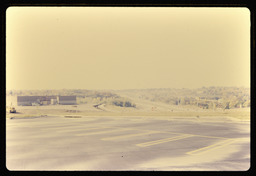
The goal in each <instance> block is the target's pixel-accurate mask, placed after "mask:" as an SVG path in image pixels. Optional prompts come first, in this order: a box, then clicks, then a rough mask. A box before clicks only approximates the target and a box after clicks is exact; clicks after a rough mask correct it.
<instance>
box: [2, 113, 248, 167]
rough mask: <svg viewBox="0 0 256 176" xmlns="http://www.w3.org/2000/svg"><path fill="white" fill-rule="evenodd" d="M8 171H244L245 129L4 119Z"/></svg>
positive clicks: (195, 123) (196, 123) (211, 123)
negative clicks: (5, 122) (5, 121)
mask: <svg viewBox="0 0 256 176" xmlns="http://www.w3.org/2000/svg"><path fill="white" fill-rule="evenodd" d="M6 127H7V130H6V137H7V139H6V159H7V161H6V163H7V168H8V169H9V170H168V171H173V170H204V171H205V170H232V171H233V170H243V171H244V170H247V169H249V167H250V139H249V136H250V125H249V123H235V122H231V121H229V120H224V121H223V122H222V121H220V119H218V118H216V119H215V120H214V119H211V120H207V118H206V119H192V120H189V119H188V118H175V119H169V120H165V119H163V118H157V117H82V118H65V117H57V116H55V117H54V116H52V117H49V116H47V117H39V118H31V117H30V118H25V119H18V118H17V119H15V118H14V119H7V124H6Z"/></svg>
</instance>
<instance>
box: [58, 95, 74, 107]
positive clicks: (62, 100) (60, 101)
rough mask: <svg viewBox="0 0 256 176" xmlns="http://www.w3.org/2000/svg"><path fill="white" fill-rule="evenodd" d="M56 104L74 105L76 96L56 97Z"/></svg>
mask: <svg viewBox="0 0 256 176" xmlns="http://www.w3.org/2000/svg"><path fill="white" fill-rule="evenodd" d="M57 102H58V104H61V105H75V104H77V103H76V96H58V97H57Z"/></svg>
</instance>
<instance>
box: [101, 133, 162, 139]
mask: <svg viewBox="0 0 256 176" xmlns="http://www.w3.org/2000/svg"><path fill="white" fill-rule="evenodd" d="M154 133H161V132H160V131H150V132H145V133H136V134H127V135H121V136H114V137H107V138H102V139H101V140H104V141H107V140H116V139H120V138H121V139H123V138H129V137H135V136H143V135H147V134H154Z"/></svg>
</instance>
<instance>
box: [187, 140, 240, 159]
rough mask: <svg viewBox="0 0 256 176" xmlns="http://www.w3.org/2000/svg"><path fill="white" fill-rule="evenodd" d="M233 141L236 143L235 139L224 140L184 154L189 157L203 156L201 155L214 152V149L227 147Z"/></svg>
mask: <svg viewBox="0 0 256 176" xmlns="http://www.w3.org/2000/svg"><path fill="white" fill-rule="evenodd" d="M235 141H236V140H235V139H226V140H224V141H221V142H218V143H215V144H212V145H209V146H206V147H202V148H199V149H197V150H193V151H190V152H187V153H186V154H189V155H199V154H203V153H206V152H208V151H211V150H214V149H217V148H221V147H224V146H226V145H229V144H231V143H233V142H235Z"/></svg>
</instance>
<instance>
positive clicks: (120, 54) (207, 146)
mask: <svg viewBox="0 0 256 176" xmlns="http://www.w3.org/2000/svg"><path fill="white" fill-rule="evenodd" d="M250 100H251V95H250V10H249V9H247V8H242V7H229V8H226V7H211V8H206V7H183V8H179V7H9V8H8V9H7V11H6V167H7V169H8V170H11V171H39V170H40V171H54V170H56V171H247V170H248V169H249V168H250V156H251V152H250V107H251V101H250Z"/></svg>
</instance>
